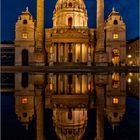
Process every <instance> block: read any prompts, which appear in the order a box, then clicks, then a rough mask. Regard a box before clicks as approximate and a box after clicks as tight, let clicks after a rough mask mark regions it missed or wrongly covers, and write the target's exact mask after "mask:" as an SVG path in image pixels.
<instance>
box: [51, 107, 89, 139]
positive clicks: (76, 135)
mask: <svg viewBox="0 0 140 140" xmlns="http://www.w3.org/2000/svg"><path fill="white" fill-rule="evenodd" d="M53 121H54V126H55V131H56V134H57V136H58V138H59V139H60V140H80V139H81V138H82V136H83V134H84V132H85V127H86V125H87V110H86V109H85V108H82V109H61V108H59V109H58V108H57V109H54V110H53Z"/></svg>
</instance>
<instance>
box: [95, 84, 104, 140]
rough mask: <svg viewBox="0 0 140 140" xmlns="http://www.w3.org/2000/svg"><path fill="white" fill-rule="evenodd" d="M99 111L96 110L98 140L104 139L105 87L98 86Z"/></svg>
mask: <svg viewBox="0 0 140 140" xmlns="http://www.w3.org/2000/svg"><path fill="white" fill-rule="evenodd" d="M96 97H97V111H96V118H97V120H96V121H97V122H96V129H97V136H96V140H104V87H102V86H101V87H100V86H96Z"/></svg>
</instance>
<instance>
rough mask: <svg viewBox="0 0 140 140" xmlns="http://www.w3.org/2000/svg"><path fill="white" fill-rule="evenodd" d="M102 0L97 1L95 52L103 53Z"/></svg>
mask: <svg viewBox="0 0 140 140" xmlns="http://www.w3.org/2000/svg"><path fill="white" fill-rule="evenodd" d="M104 40H105V33H104V0H97V46H96V51H104Z"/></svg>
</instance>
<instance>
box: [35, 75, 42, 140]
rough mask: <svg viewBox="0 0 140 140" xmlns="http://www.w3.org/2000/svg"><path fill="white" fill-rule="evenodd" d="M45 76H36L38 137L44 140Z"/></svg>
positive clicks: (38, 139) (39, 139)
mask: <svg viewBox="0 0 140 140" xmlns="http://www.w3.org/2000/svg"><path fill="white" fill-rule="evenodd" d="M43 92H44V75H35V99H36V106H35V108H36V135H37V136H36V137H37V140H44V107H43Z"/></svg>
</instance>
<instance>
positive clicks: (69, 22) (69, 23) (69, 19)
mask: <svg viewBox="0 0 140 140" xmlns="http://www.w3.org/2000/svg"><path fill="white" fill-rule="evenodd" d="M68 26H69V27H71V26H72V17H69V18H68Z"/></svg>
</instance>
